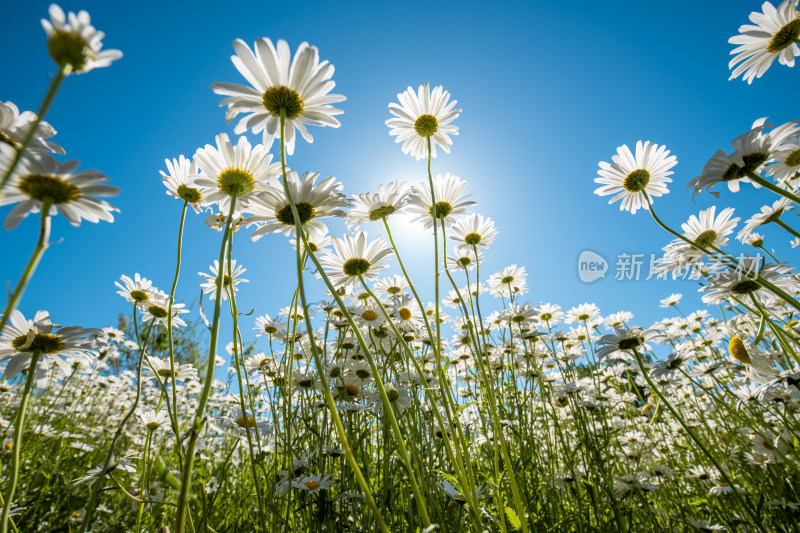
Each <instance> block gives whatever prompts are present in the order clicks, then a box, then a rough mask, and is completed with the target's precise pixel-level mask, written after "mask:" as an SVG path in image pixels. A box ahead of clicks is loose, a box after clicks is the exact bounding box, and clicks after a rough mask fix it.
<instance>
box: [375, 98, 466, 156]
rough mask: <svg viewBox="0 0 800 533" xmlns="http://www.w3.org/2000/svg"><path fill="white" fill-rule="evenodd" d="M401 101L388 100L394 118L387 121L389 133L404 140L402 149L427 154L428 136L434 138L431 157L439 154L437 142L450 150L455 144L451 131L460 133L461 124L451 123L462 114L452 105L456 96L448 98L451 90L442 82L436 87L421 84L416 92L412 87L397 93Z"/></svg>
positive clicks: (421, 154) (432, 139)
mask: <svg viewBox="0 0 800 533" xmlns="http://www.w3.org/2000/svg"><path fill="white" fill-rule="evenodd" d="M397 99H398V100H399V102H400V103H399V104H397V103H394V102H392V103H391V104H389V111H390V112H391V113H392V115H394V116H395V118H390V119H389V120H387V121H386V125H387V126H389V128H391V130H390V131H389V135H396V136H397V139H395V142H396V143H400V142H402V143H403V147H402V150H403V153H404V154H411V155H413V156H414V157H416V158H417V159H422V158H424V157H427V156H428V138H430V140H431V157H436V146H437V145H439V146H441V147H442V150H444V151H445V152H446V153H448V154H449V153H450V145H451V144H453V141H452V139H450V135H458V127H456V126H454V125H453V124H450V123H451V122H452V121H454V120H455V119H456V118H457V117H458V115H459V114H461V110H460V109H453V108H454V107H455V105H456V103H457V102H456V100H453V101H452V102H449V100H450V93H449V92H447V91H445V90H444V89H443V88H442V86H441V85H438V86H436V87H434V88H433V92H431V89H430V85H429V84H427V83H426V84H425V85H420V86H419V89H417V92H414V89H412V88H411V87H409V88H408V89H406V90H405V91H403V92H402V93H398V95H397Z"/></svg>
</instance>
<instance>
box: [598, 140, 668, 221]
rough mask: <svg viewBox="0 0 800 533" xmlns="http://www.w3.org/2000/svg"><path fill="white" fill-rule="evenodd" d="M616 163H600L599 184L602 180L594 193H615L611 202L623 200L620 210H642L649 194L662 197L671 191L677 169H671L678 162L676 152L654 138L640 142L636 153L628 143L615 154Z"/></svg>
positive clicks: (637, 144) (646, 203)
mask: <svg viewBox="0 0 800 533" xmlns="http://www.w3.org/2000/svg"><path fill="white" fill-rule="evenodd" d="M611 160H612V161H613V163H611V164H609V163H606V162H605V161H601V162H600V170H598V171H597V173H598V175H599V176H600V177H598V178H595V180H594V181H595V183H600V184H601V185H602V187H598V188H597V189H596V190H595V191H594V193H595V194H596V195H598V196H607V195H609V194H613V195H614V196H612V197H611V200H609V201H608V203H609V204H613V203H614V202H616V201H617V200H620V199H621V200H622V203H621V204H620V206H619V208H620V210H624V211H630V212H631V213H636V211H637V210H638V209H641V208H646V207H647V205H648V202H647V200H646V198H645V195H647V196H651V197H652V196H661V195H662V194H667V193H668V192H669V190H668V189H667V185H666V184H667V183H670V182H671V181H672V179H670V178H669V177H668V176H671V175H672V174H673V172H672V171H671V170H670V169H671V168H672V167H674V166H675V165H676V164H677V163H678V159H677V158H676V157H675V156H674V155H672V156H671V155H669V150H667V149H666V147H665V146H659V145H657V144H653V143H651V142H650V141H645V142H642V141H637V142H636V154H635V155H634V154H632V153H631V150H630V148H628V146H627V145H622V146H620V147H618V148H617V155H614V156H611Z"/></svg>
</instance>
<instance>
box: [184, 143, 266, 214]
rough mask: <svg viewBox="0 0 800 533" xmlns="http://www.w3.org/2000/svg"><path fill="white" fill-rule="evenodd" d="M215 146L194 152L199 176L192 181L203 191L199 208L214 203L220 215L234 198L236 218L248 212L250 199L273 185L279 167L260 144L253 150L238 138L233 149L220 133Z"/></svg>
mask: <svg viewBox="0 0 800 533" xmlns="http://www.w3.org/2000/svg"><path fill="white" fill-rule="evenodd" d="M216 144H217V145H216V146H211V145H210V144H207V145H205V147H204V148H198V149H197V152H195V155H194V161H195V163H196V165H197V169H198V171H199V173H198V174H197V175H196V176H194V181H195V184H196V186H197V187H203V188H205V191H204V193H203V198H202V203H203V205H213V204H217V206H218V207H219V211H220V213H221V214H227V213H228V211H230V208H231V198H233V197H235V198H236V210H235V212H234V216H235V217H237V216H238V213H241V212H242V211H246V210H247V209H248V207H249V205H250V202H251V201H252V200H253V198H254V197H256V196H257V195H259V194H260V193H263V192H264V191H266V190H267V189H268V188H269V187H271V186H272V185H274V182H275V180H276V179H277V176H278V174H279V173H280V164H279V163H271V161H272V154H270V153H269V152H268V151H267V149H266V148H265V147H264V145H262V144H257V145H256V146H255V147H253V146H251V145H250V142H249V141H248V140H247V138H245V137H239V140H238V141H237V142H236V145H235V146H234V145H233V144H231V140H230V138H228V134H227V133H220V134H219V135H217V137H216ZM270 182H273V183H272V184H271V183H270Z"/></svg>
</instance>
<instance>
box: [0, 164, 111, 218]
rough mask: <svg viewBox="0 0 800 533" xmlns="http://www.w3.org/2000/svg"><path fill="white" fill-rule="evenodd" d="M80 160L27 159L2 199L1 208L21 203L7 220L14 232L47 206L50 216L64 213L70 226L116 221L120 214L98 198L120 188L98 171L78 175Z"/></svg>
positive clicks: (11, 179) (15, 171) (17, 170)
mask: <svg viewBox="0 0 800 533" xmlns="http://www.w3.org/2000/svg"><path fill="white" fill-rule="evenodd" d="M78 165H80V161H67V162H65V163H63V164H59V162H58V161H57V160H56V159H55V158H54V157H53V156H51V155H49V154H45V153H42V154H37V155H36V156H34V157H23V158H22V159H20V161H19V164H18V165H17V167H16V168H15V169H14V172H12V174H11V177H10V179H9V181H8V184H7V186H6V188H5V189H4V191H5V192H6V196H5V197H4V198H2V199H0V206H3V205H11V204H17V203H18V205H16V206H15V207H14V208H13V209H12V210H11V212H10V213H8V216H7V217H6V220H5V227H6V229H8V230H12V229H14V228H16V227H17V225H18V224H19V223H20V222H21V221H22V219H24V218H25V217H26V216H28V215H29V214H31V213H39V212H41V211H42V206H47V209H48V215H49V216H54V215H56V214H58V213H59V212H60V213H61V214H63V215H64V216H65V217H66V218H67V220H68V221H69V223H70V224H72V225H73V226H80V224H81V220H88V221H89V222H98V221H100V220H106V221H108V222H113V221H114V216H113V215H112V214H111V213H112V212H114V211H119V209H117V208H116V207H114V206H112V205H111V204H109V203H108V202H106V201H105V200H98V199H97V198H94V196H101V197H102V196H116V195H117V193H119V189H118V188H117V187H114V186H111V185H105V184H104V182H106V181H108V178H107V177H106V176H105V175H104V174H103V173H101V172H100V171H98V170H82V171H80V172H76V171H77V169H78Z"/></svg>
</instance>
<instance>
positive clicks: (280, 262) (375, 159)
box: [0, 0, 799, 345]
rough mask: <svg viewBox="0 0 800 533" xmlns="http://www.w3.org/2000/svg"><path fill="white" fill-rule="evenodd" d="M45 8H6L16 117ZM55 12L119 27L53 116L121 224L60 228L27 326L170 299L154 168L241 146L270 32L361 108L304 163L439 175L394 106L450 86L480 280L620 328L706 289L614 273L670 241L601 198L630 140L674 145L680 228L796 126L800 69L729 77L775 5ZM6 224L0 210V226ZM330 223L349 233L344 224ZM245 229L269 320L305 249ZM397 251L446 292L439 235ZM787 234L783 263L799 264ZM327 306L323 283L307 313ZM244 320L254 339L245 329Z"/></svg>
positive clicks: (167, 229) (165, 206)
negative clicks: (601, 270)
mask: <svg viewBox="0 0 800 533" xmlns="http://www.w3.org/2000/svg"><path fill="white" fill-rule="evenodd" d="M48 5H49V3H48V2H39V1H29V2H12V3H9V4H8V5H6V6H5V7H4V9H3V18H2V21H0V29H1V30H2V31H0V49H2V50H4V53H3V54H2V59H0V62H2V68H0V73H1V74H0V76H2V84H1V86H2V88H3V92H2V94H0V100H11V101H13V102H14V103H16V104H17V105H18V106H19V107H20V108H21V109H31V110H35V109H36V108H37V107H38V105H39V102H40V101H41V98H42V96H43V95H44V93H45V91H46V88H47V82H48V76H50V75H52V73H54V72H55V66H54V64H53V63H52V61H51V60H50V59H49V57H48V55H47V51H46V45H45V33H44V31H43V30H42V28H41V26H40V23H39V20H40V19H41V18H42V17H46V16H47V8H48ZM60 5H61V7H62V8H64V9H65V10H71V11H78V10H80V9H85V10H87V11H89V13H90V14H91V16H92V22H93V24H94V25H95V27H96V28H98V29H99V30H102V31H104V32H105V33H106V38H105V40H104V46H105V47H106V48H115V49H119V50H122V51H123V53H124V57H123V58H122V59H121V60H119V61H117V62H115V63H114V64H113V65H112V66H111V67H109V68H103V69H98V70H95V71H92V72H90V73H88V74H83V75H79V76H71V77H69V78H68V79H67V80H66V81H65V83H64V85H63V88H62V90H61V91H60V93H59V94H58V96H57V97H56V100H55V103H54V105H53V108H52V111H51V112H50V113H49V115H48V116H47V120H48V121H49V122H50V123H51V124H52V125H53V126H54V127H55V128H56V129H57V130H58V135H57V136H56V137H55V138H54V140H55V141H56V142H58V143H60V144H61V145H62V146H63V147H64V148H65V149H66V151H67V156H68V157H69V158H72V159H79V160H80V161H82V162H83V164H82V168H98V169H100V170H102V171H103V172H104V173H106V174H107V175H108V176H109V177H110V178H111V183H112V184H114V185H116V186H118V187H120V188H121V189H122V192H121V193H120V196H119V197H118V198H114V199H112V200H111V201H112V203H113V204H114V205H115V206H117V207H119V208H120V209H121V213H120V214H118V216H117V217H116V221H115V222H114V223H113V224H108V223H99V224H91V223H86V222H84V223H83V224H82V225H81V227H79V228H73V227H72V226H70V225H69V224H68V223H67V222H66V221H65V219H64V217H63V216H58V217H56V219H55V221H54V225H53V233H52V236H53V239H54V240H59V239H63V241H61V242H57V243H55V244H53V246H52V247H51V248H50V249H49V250H48V251H47V253H46V255H45V257H44V259H43V261H42V263H41V265H40V267H39V270H38V272H37V273H36V276H35V277H34V279H33V281H32V283H31V284H30V286H29V287H28V290H27V291H26V293H25V295H24V298H23V301H22V304H21V306H20V310H21V311H22V312H23V313H25V315H26V316H31V315H32V314H33V313H34V312H35V311H36V310H37V309H47V310H49V311H50V312H51V315H52V317H53V320H54V322H56V323H61V324H65V325H71V324H77V325H82V326H85V327H89V326H93V327H99V326H103V325H110V324H114V323H115V317H116V315H117V313H120V312H128V311H129V306H128V304H127V303H125V302H124V301H123V300H122V299H121V298H120V297H119V296H118V295H117V294H116V292H115V287H114V281H115V280H117V279H118V278H119V276H120V275H121V274H128V275H131V276H132V275H133V274H134V273H135V272H139V273H141V274H142V275H143V276H146V277H148V278H150V279H152V280H154V282H155V284H156V285H157V286H159V287H160V288H162V289H163V290H169V285H170V283H171V279H172V274H173V271H174V250H175V241H176V235H177V224H178V218H179V214H180V202H179V201H177V200H175V199H172V198H170V197H168V196H167V195H166V194H165V192H164V187H163V186H162V184H161V180H160V176H159V173H158V171H159V170H160V169H164V168H165V167H164V159H165V158H167V157H170V158H171V157H177V156H178V155H179V154H185V155H186V156H191V155H192V154H193V153H194V151H195V150H196V149H197V148H198V147H200V146H203V145H204V144H206V143H212V142H213V139H214V136H215V135H216V134H217V133H219V132H223V131H226V132H229V133H232V126H228V125H227V124H226V123H225V121H224V109H222V108H220V107H219V105H218V104H219V101H220V97H219V96H217V95H215V94H214V93H213V92H212V91H211V89H210V88H209V86H210V84H211V83H212V82H215V81H228V82H236V83H244V82H243V81H242V78H241V76H240V75H239V74H238V72H237V71H236V70H235V68H234V66H233V65H232V63H231V61H230V55H231V54H232V53H233V52H232V46H231V43H232V41H233V40H234V39H235V38H242V39H244V40H245V41H246V42H248V43H249V44H251V45H252V42H253V41H254V39H256V38H258V37H270V38H271V39H273V40H277V39H279V38H283V39H286V40H287V41H288V42H289V45H290V47H291V48H292V50H294V49H295V48H296V47H297V45H298V44H299V43H300V42H302V41H308V42H309V43H310V44H313V45H316V46H317V47H318V48H319V50H320V56H321V58H322V59H328V60H330V62H331V63H332V64H333V65H335V67H336V73H335V75H334V80H335V81H336V89H335V90H334V92H336V93H340V94H344V95H346V96H347V101H346V102H343V103H342V104H341V105H340V107H341V108H342V109H343V110H344V111H345V113H344V115H342V116H341V117H339V118H340V120H341V122H342V126H341V128H339V129H330V128H325V129H320V128H316V129H314V130H313V134H314V137H315V141H314V143H313V144H307V143H305V142H303V141H301V140H300V141H298V144H297V149H296V151H295V155H294V157H292V158H291V159H290V160H289V164H290V166H292V167H293V168H295V169H298V170H300V171H304V170H311V171H318V172H321V173H322V175H323V176H328V175H334V176H337V177H338V178H339V179H340V180H341V181H342V182H343V183H344V186H345V191H346V192H347V193H348V194H349V193H360V192H366V191H375V190H376V189H377V186H378V184H380V183H383V182H386V181H390V180H395V179H403V180H407V181H409V182H411V183H416V182H418V181H419V180H421V179H422V178H423V177H424V172H425V167H424V163H423V162H418V161H416V160H415V159H413V158H412V157H408V156H404V155H403V154H402V153H401V151H400V148H399V145H396V144H395V143H394V139H393V138H391V137H390V136H389V134H388V128H387V127H386V126H385V125H384V121H385V120H386V119H387V118H389V116H390V115H389V112H388V109H387V105H388V103H389V102H392V101H394V100H395V99H396V94H397V93H398V92H400V91H402V90H404V89H405V88H406V87H407V86H409V85H411V86H413V87H416V86H417V85H418V84H420V83H424V82H430V83H431V84H432V85H440V84H441V85H444V87H445V89H447V90H448V91H450V93H451V95H452V96H453V98H455V99H457V100H458V107H460V108H462V109H463V113H462V115H461V116H460V117H459V118H458V119H457V121H456V124H457V125H458V127H459V130H460V135H459V136H458V137H455V142H454V145H453V148H452V151H451V154H450V155H446V154H441V155H440V157H439V158H438V159H437V160H435V161H434V165H433V169H434V173H445V172H451V173H454V174H456V175H458V176H460V177H462V178H463V179H465V180H467V182H468V189H467V190H468V192H471V193H473V194H474V199H475V200H476V201H477V202H478V205H477V206H476V207H475V208H474V209H473V212H478V213H481V214H483V215H484V216H489V217H492V218H493V219H494V220H495V221H496V224H497V227H498V229H499V230H500V235H499V236H498V238H497V240H496V241H495V244H494V246H493V247H492V248H491V250H490V251H489V253H488V254H487V256H486V263H485V266H484V268H483V269H482V272H483V273H485V274H486V275H488V274H490V273H492V272H494V271H497V270H499V269H501V268H502V267H504V266H506V265H509V264H512V263H516V264H519V265H524V266H525V267H526V268H527V269H528V272H529V279H528V280H529V284H530V287H531V292H530V293H529V295H528V298H529V299H530V300H531V301H533V302H534V303H538V302H540V301H551V302H554V303H558V304H560V305H561V306H562V307H563V308H564V309H565V310H566V309H568V308H569V307H571V306H574V305H577V304H580V303H583V302H585V301H589V302H595V303H597V304H598V305H599V306H600V308H601V311H602V312H603V313H604V314H609V313H612V312H614V311H618V310H629V311H632V312H633V313H635V314H636V319H635V320H634V322H635V323H638V324H641V325H645V326H646V325H649V324H650V323H651V322H652V321H653V320H655V319H657V318H659V317H660V316H661V315H662V313H661V310H660V309H658V307H657V306H658V300H659V299H660V298H663V297H665V296H667V295H668V294H670V293H672V292H682V293H683V294H684V302H686V303H684V304H683V307H684V308H685V309H688V310H691V309H693V308H695V307H698V306H702V304H700V303H699V296H697V293H696V288H697V284H696V282H691V281H683V282H671V281H651V282H644V281H638V282H634V281H626V282H621V281H616V280H614V279H613V268H614V264H613V262H614V257H615V256H616V255H617V254H618V253H619V252H623V251H624V252H634V253H644V254H646V256H648V257H649V254H650V253H652V252H655V253H658V252H659V251H660V248H661V247H662V246H663V245H664V244H666V243H667V242H668V241H669V240H670V239H669V238H668V237H669V236H668V235H667V234H666V233H664V232H663V231H662V230H661V229H660V228H658V227H657V226H656V225H655V223H654V222H653V221H652V220H651V219H650V218H649V214H648V213H647V212H646V211H640V212H637V214H636V215H631V214H630V213H627V212H620V211H619V207H618V204H615V205H611V206H609V205H607V200H608V199H607V198H600V197H597V196H595V195H594V194H593V191H594V189H595V188H596V187H597V185H596V184H595V183H594V182H593V180H594V178H595V177H596V175H597V163H598V161H601V160H605V161H610V158H611V156H612V154H614V153H615V151H616V148H617V146H619V145H621V144H628V145H629V146H631V147H633V145H634V144H635V143H636V141H637V140H639V139H643V140H651V141H653V142H655V143H658V144H665V145H666V146H667V147H668V148H669V149H670V150H671V151H672V153H673V154H676V155H677V157H678V165H677V166H676V167H675V168H674V170H675V171H676V172H675V175H674V176H673V179H674V183H673V184H672V185H671V193H670V194H669V195H668V196H666V197H662V198H659V199H657V201H656V203H655V206H656V208H657V210H658V212H659V213H660V215H661V216H662V218H664V219H666V220H669V221H670V222H671V223H672V225H673V226H674V227H678V226H679V225H680V223H682V222H684V221H685V220H686V219H687V218H688V217H689V215H691V214H696V213H697V212H698V211H699V210H700V209H703V208H706V207H708V206H710V205H712V201H714V198H713V197H712V196H710V195H707V194H704V195H703V196H701V197H700V198H699V200H698V202H697V203H696V204H692V200H691V193H690V192H688V191H686V183H687V182H688V181H689V180H690V179H691V178H692V177H694V176H695V175H697V174H699V173H700V171H701V169H702V167H703V165H704V164H705V162H706V161H707V160H708V159H709V158H710V157H711V156H712V155H713V153H714V152H715V151H716V150H717V149H718V148H723V149H726V150H730V140H731V139H732V138H733V137H735V136H736V135H738V134H739V133H741V132H743V131H745V130H746V129H748V128H749V126H750V124H751V123H752V121H753V120H755V119H756V118H758V117H761V116H765V115H768V116H770V120H771V121H774V122H775V123H783V122H785V121H788V120H793V119H797V118H799V117H797V116H796V114H791V112H792V110H796V109H797V106H796V102H795V101H796V98H795V95H796V88H797V79H798V78H797V76H798V72H797V71H796V70H792V69H788V68H786V67H784V66H781V65H778V64H777V62H776V64H775V65H773V67H772V68H771V69H770V70H769V71H768V72H767V74H766V75H765V76H764V77H763V78H761V79H758V80H755V82H754V83H753V85H752V86H748V85H747V84H746V83H745V82H743V81H742V80H741V79H739V80H733V81H728V76H729V70H728V67H727V63H728V60H729V52H730V50H731V49H732V46H731V45H729V44H728V43H727V40H728V38H729V37H731V36H732V35H734V34H735V33H736V32H737V29H738V27H739V26H740V25H742V24H745V23H747V17H748V15H749V13H750V12H751V11H754V10H758V9H760V2H758V1H748V2H744V1H730V2H724V3H720V2H672V3H663V2H658V3H656V2H641V1H631V2H613V3H612V2H547V3H544V2H526V3H507V2H491V3H486V2H480V3H478V2H475V3H469V2H463V3H459V4H458V5H457V6H456V5H455V4H448V3H431V2H420V3H404V4H398V3H388V2H344V1H342V2H303V3H292V2H247V1H240V2H235V3H224V2H223V3H220V2H214V3H211V2H192V3H177V2H174V3H173V2H164V3H155V2H137V3H131V2H124V3H123V2H98V1H88V0H87V1H81V2H72V1H70V2H69V3H65V4H60ZM251 139H252V137H251ZM255 140H256V142H258V141H257V139H255ZM275 146H277V145H275ZM273 148H274V147H273ZM273 151H274V150H273ZM720 190H722V191H723V193H722V197H721V199H720V200H719V201H718V205H719V206H720V208H722V207H724V206H728V205H731V206H734V207H736V211H737V216H740V217H742V220H743V221H744V220H745V219H746V218H748V217H749V216H750V215H752V214H753V213H754V212H756V211H757V210H758V209H759V207H760V206H761V205H762V204H764V203H767V202H770V203H771V202H772V201H773V199H774V198H773V197H772V196H771V195H770V194H769V193H767V192H765V191H755V190H754V189H753V188H752V187H751V186H750V185H748V184H744V185H743V187H742V192H740V193H739V194H737V195H734V194H732V193H729V192H728V191H727V190H726V189H725V188H724V187H722V188H720ZM9 210H10V207H5V208H3V209H0V217H3V218H4V217H5V216H6V214H7V213H8V211H9ZM203 218H204V217H201V216H197V215H194V214H193V213H191V212H190V214H189V215H188V221H187V229H186V247H185V256H184V268H183V274H182V278H181V282H180V284H179V286H178V297H179V298H180V299H183V300H185V301H186V302H187V303H188V304H191V303H192V302H194V301H196V300H197V299H198V295H199V287H198V284H199V282H200V278H199V276H197V272H198V271H206V272H207V271H208V265H209V264H211V263H212V261H213V259H214V258H216V257H217V256H218V253H219V243H220V238H221V234H219V233H216V232H212V231H210V230H209V229H207V228H206V226H205V225H204V224H203V223H202V219H203ZM37 224H38V222H37V219H36V217H29V218H28V219H26V220H25V221H24V222H23V223H22V224H21V225H20V226H19V227H18V228H17V229H15V230H14V231H13V232H8V231H5V230H2V232H1V235H2V237H0V238H2V241H0V242H2V257H3V260H2V262H0V281H2V282H3V283H4V285H6V284H12V285H13V284H14V283H16V280H17V279H18V277H19V274H20V273H21V271H22V268H23V265H24V262H25V261H26V260H27V257H28V255H29V253H30V251H31V250H32V248H33V245H34V242H35V240H36V235H37ZM330 227H331V228H332V229H333V233H334V234H340V232H341V231H342V230H343V226H341V225H337V224H332V225H330ZM245 231H247V230H245ZM245 231H243V232H240V233H238V234H237V239H238V240H237V241H235V253H234V256H235V257H236V259H237V260H239V261H240V262H241V263H243V265H244V266H245V267H246V268H247V269H248V270H247V275H246V276H245V277H246V278H248V279H250V280H251V281H250V283H249V285H245V286H244V287H246V291H244V292H241V291H240V294H242V296H241V297H240V301H239V308H240V310H244V311H246V310H249V309H251V308H255V314H254V316H257V315H260V314H264V313H269V314H270V315H273V316H274V315H275V313H276V312H277V310H278V308H279V307H281V306H283V305H288V302H289V298H290V295H291V292H292V288H293V283H294V282H293V280H294V275H295V274H294V272H295V270H294V255H293V252H292V251H291V248H290V246H289V244H288V239H285V238H284V237H282V236H270V237H266V238H263V239H261V240H260V241H258V242H257V243H251V242H249V239H247V238H245V236H246V233H245ZM248 233H249V232H248ZM370 233H371V234H374V233H375V230H374V229H371V230H370ZM766 233H767V235H768V236H769V235H776V236H778V235H780V234H779V233H775V232H774V231H772V230H768V231H767V232H766ZM400 237H401V238H400V242H399V245H400V247H401V251H403V250H405V254H404V255H405V257H406V259H407V261H408V262H409V263H410V266H411V269H412V271H413V272H414V275H415V277H416V278H417V279H418V280H421V279H422V278H423V277H424V283H423V284H422V288H423V289H424V290H426V294H427V295H428V297H429V298H430V297H431V296H432V295H431V291H430V290H428V289H430V287H431V286H432V282H431V277H430V270H431V268H430V266H429V261H430V259H429V258H430V253H426V249H425V247H424V246H423V245H422V244H421V243H428V244H430V243H429V241H430V239H429V238H428V237H427V236H425V235H422V234H421V233H415V232H413V231H410V230H408V231H403V232H401V235H400ZM779 238H780V239H781V246H780V249H781V250H783V252H782V253H783V257H784V258H785V259H791V258H792V255H791V254H794V257H796V256H797V250H790V249H788V247H787V246H785V242H786V241H787V239H786V238H785V237H784V236H783V235H780V237H779ZM768 244H769V241H768ZM773 244H774V245H775V246H776V247H778V244H777V243H775V242H774V241H773ZM431 248H432V246H431ZM586 248H591V249H593V250H595V251H598V252H600V253H601V254H603V255H604V256H605V257H606V258H608V259H609V260H610V262H611V263H612V264H611V265H610V266H611V269H612V270H611V272H609V274H608V277H607V278H606V279H604V280H601V281H598V282H595V283H593V284H590V285H587V284H584V283H581V282H580V281H579V279H578V277H577V269H576V261H577V257H578V254H579V253H580V252H581V251H582V250H583V249H586ZM313 285H314V286H315V287H319V285H318V284H313ZM321 294H322V293H321V290H319V289H316V290H315V291H312V295H311V296H312V298H311V299H312V300H316V299H319V298H320V297H321ZM445 294H446V292H445ZM3 302H5V299H3ZM242 326H243V328H244V329H245V330H248V329H249V328H250V326H251V321H248V319H244V320H243V324H242ZM225 342H227V340H224V339H223V341H222V345H224V343H225Z"/></svg>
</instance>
